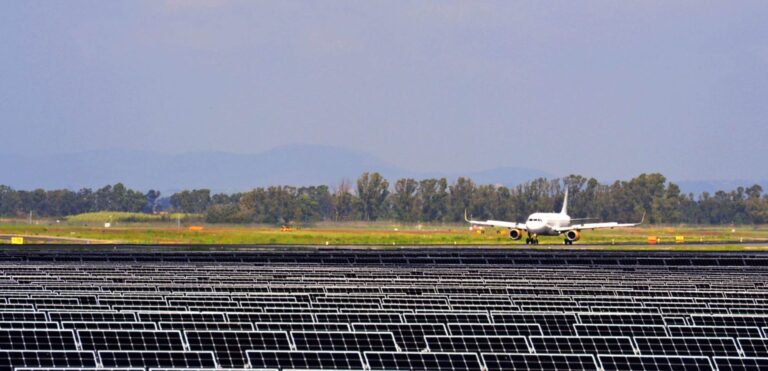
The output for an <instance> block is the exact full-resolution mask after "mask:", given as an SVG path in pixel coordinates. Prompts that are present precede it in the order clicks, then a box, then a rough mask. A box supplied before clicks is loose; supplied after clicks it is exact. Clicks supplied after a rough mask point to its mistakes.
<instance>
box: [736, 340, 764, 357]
mask: <svg viewBox="0 0 768 371" xmlns="http://www.w3.org/2000/svg"><path fill="white" fill-rule="evenodd" d="M736 340H737V341H738V342H739V346H740V347H741V350H743V351H744V355H745V356H748V357H768V339H758V338H738V339H736Z"/></svg>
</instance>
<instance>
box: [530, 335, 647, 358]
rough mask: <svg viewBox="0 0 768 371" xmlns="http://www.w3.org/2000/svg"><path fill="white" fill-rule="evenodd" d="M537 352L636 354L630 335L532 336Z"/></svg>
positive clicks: (532, 343) (532, 342) (533, 345)
mask: <svg viewBox="0 0 768 371" xmlns="http://www.w3.org/2000/svg"><path fill="white" fill-rule="evenodd" d="M528 340H529V341H530V343H531V348H532V349H533V352H535V353H543V354H592V355H597V354H635V353H636V351H637V350H636V348H635V346H634V344H633V342H632V339H631V338H630V337H628V336H530V337H529V338H528Z"/></svg>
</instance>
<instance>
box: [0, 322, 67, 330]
mask: <svg viewBox="0 0 768 371" xmlns="http://www.w3.org/2000/svg"><path fill="white" fill-rule="evenodd" d="M0 329H15V330H22V329H31V330H34V329H37V330H58V329H59V324H58V323H57V322H33V321H8V322H0Z"/></svg>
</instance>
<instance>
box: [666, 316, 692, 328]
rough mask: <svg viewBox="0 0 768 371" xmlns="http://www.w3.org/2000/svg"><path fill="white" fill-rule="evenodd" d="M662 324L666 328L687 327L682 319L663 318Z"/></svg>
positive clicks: (686, 323)
mask: <svg viewBox="0 0 768 371" xmlns="http://www.w3.org/2000/svg"><path fill="white" fill-rule="evenodd" d="M664 324H665V325H667V326H687V325H688V322H687V321H686V320H685V318H683V317H664Z"/></svg>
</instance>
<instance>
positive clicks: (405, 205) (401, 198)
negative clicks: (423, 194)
mask: <svg viewBox="0 0 768 371" xmlns="http://www.w3.org/2000/svg"><path fill="white" fill-rule="evenodd" d="M418 189H419V183H418V182H417V181H416V180H415V179H410V178H405V179H398V180H397V181H396V182H395V192H394V193H392V194H391V195H390V204H391V205H392V212H393V216H394V217H395V219H397V220H400V221H405V222H413V221H416V220H418V219H419V214H420V211H421V210H420V209H421V207H420V205H419V203H420V202H419V197H418V193H417V192H418Z"/></svg>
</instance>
